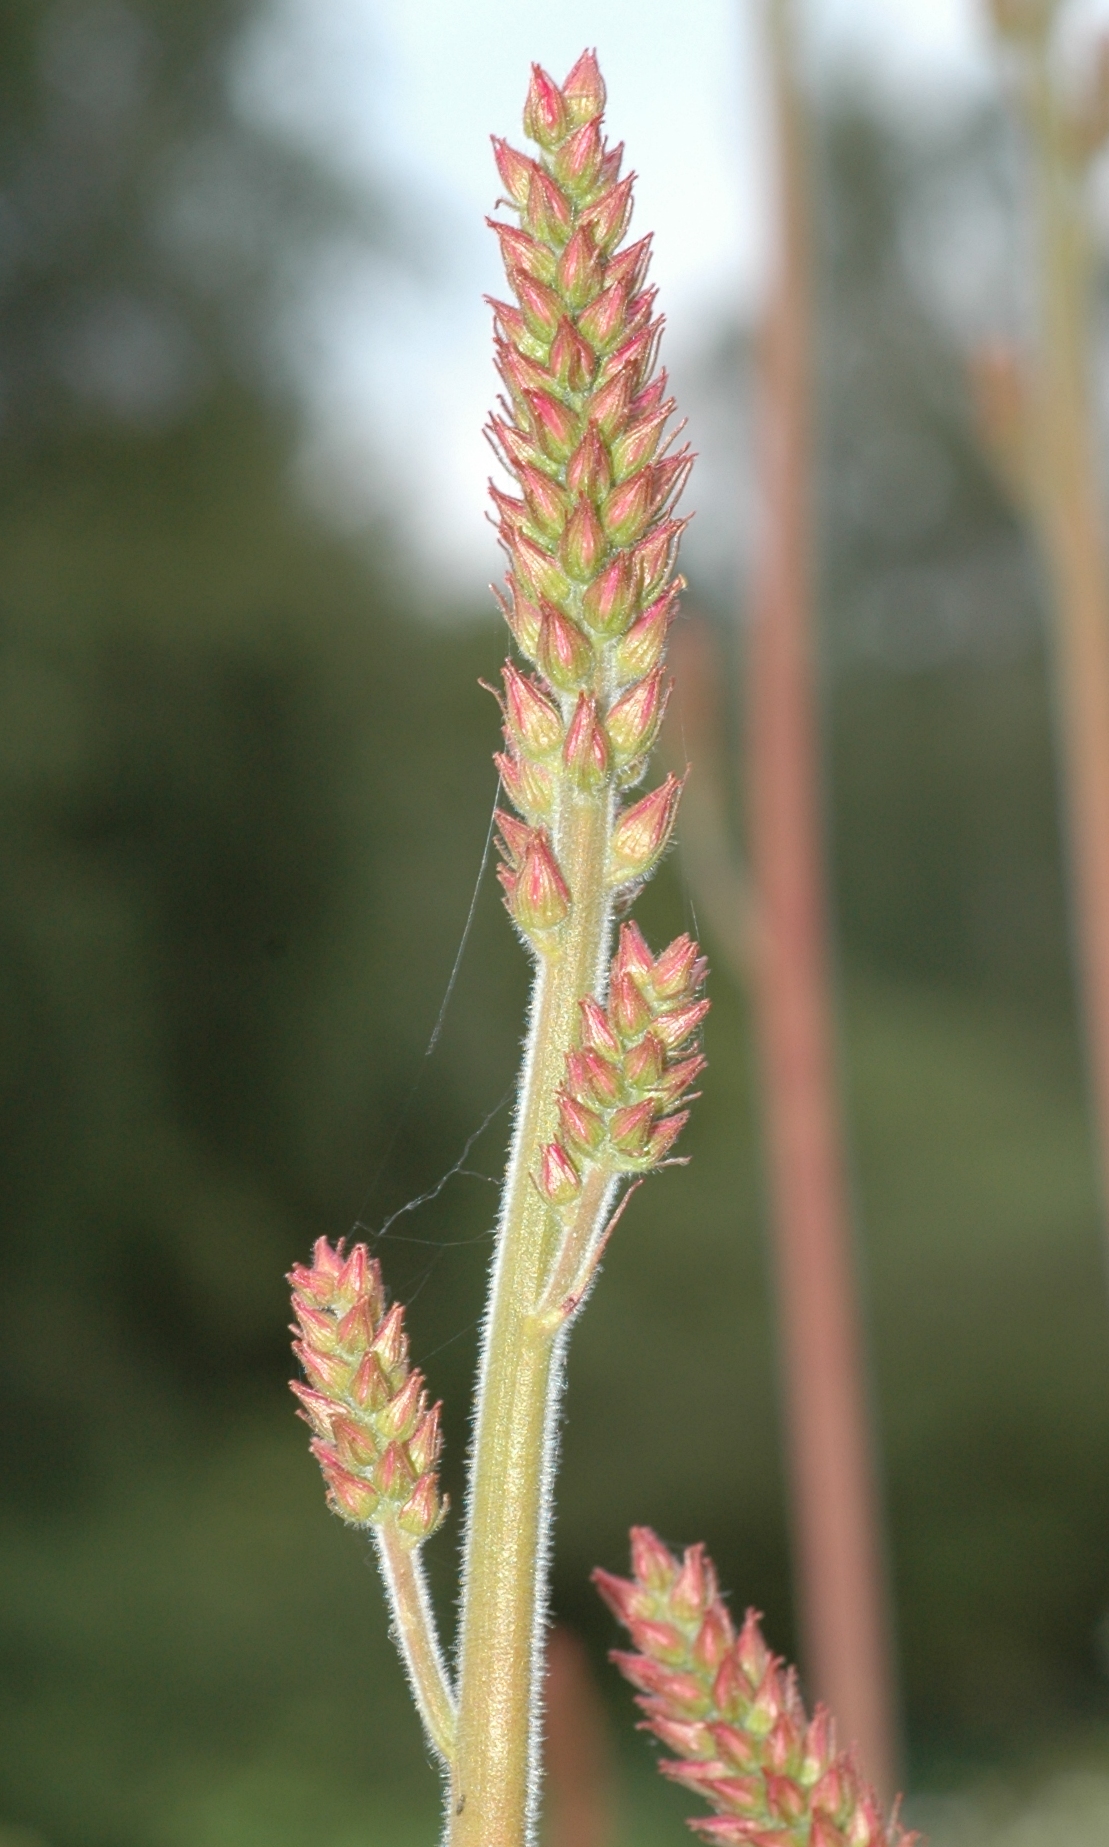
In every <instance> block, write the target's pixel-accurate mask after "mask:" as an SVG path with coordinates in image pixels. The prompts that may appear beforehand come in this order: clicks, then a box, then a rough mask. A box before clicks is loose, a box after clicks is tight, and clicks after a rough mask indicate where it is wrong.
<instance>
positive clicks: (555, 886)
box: [509, 827, 570, 938]
mask: <svg viewBox="0 0 1109 1847" xmlns="http://www.w3.org/2000/svg"><path fill="white" fill-rule="evenodd" d="M509 908H510V910H511V912H512V915H513V916H514V917H515V919H516V922H517V923H518V924H519V926H520V928H521V930H522V931H523V932H524V935H525V936H528V937H532V938H534V937H537V936H538V937H543V936H546V935H547V934H548V933H549V932H550V931H552V930H557V928H558V926H559V924H562V923H565V921H566V919H567V917H568V916H569V915H570V893H569V891H568V890H567V887H566V881H565V880H564V878H563V876H562V873H561V872H560V870H559V866H558V861H557V860H556V858H555V856H554V852H553V850H552V847H551V843H550V839H549V836H548V834H547V831H546V829H545V828H542V827H537V828H533V829H532V833H531V837H530V839H529V841H528V846H527V851H526V852H525V854H524V858H523V862H522V864H521V866H520V870H519V873H518V874H517V876H516V880H515V883H514V886H513V889H512V892H511V894H510V898H509Z"/></svg>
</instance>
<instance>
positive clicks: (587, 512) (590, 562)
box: [560, 495, 608, 584]
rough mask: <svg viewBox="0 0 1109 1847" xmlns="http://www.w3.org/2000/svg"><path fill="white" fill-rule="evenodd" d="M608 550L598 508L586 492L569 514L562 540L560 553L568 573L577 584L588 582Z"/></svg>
mask: <svg viewBox="0 0 1109 1847" xmlns="http://www.w3.org/2000/svg"><path fill="white" fill-rule="evenodd" d="M607 550H608V546H607V544H606V543H605V535H604V532H603V530H602V528H601V522H600V520H599V519H598V517H597V510H596V508H595V507H594V505H593V502H592V501H591V500H587V499H586V498H585V496H584V495H583V496H582V497H581V499H580V500H579V501H578V503H577V506H576V507H575V508H574V511H573V512H572V514H571V515H570V518H569V521H568V522H567V526H566V531H565V534H564V536H563V540H562V549H561V554H560V555H561V558H562V563H563V565H564V567H565V569H566V572H567V575H568V576H570V577H572V578H573V579H574V581H575V583H579V584H581V583H588V582H589V581H590V579H591V578H592V577H593V576H594V575H595V574H596V571H597V568H598V566H599V565H600V563H601V560H602V559H603V558H604V555H605V553H606V552H607Z"/></svg>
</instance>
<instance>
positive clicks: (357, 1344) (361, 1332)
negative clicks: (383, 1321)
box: [335, 1298, 375, 1354]
mask: <svg viewBox="0 0 1109 1847" xmlns="http://www.w3.org/2000/svg"><path fill="white" fill-rule="evenodd" d="M374 1326H375V1316H374V1312H373V1304H372V1303H371V1302H369V1301H367V1300H365V1298H363V1300H362V1301H361V1302H356V1303H355V1304H354V1307H353V1308H349V1309H348V1310H347V1312H346V1314H345V1315H344V1316H343V1318H342V1320H341V1321H339V1322H337V1323H336V1324H335V1332H336V1335H337V1336H338V1340H339V1345H340V1347H341V1348H342V1349H343V1352H344V1353H350V1354H361V1353H364V1352H365V1350H366V1348H367V1347H368V1346H369V1344H370V1342H371V1340H372V1339H373V1337H374Z"/></svg>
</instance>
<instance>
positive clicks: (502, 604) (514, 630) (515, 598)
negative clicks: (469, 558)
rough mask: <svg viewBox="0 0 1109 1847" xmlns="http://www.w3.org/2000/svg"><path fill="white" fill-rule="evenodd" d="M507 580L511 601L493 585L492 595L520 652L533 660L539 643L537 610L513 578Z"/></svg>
mask: <svg viewBox="0 0 1109 1847" xmlns="http://www.w3.org/2000/svg"><path fill="white" fill-rule="evenodd" d="M507 582H508V588H509V591H510V592H511V601H509V600H508V599H507V598H506V597H504V596H502V595H501V592H500V591H499V590H498V589H496V587H495V586H494V587H493V595H494V597H495V598H496V600H497V606H498V608H499V609H500V612H501V615H502V616H503V617H504V619H505V621H506V622H507V624H508V627H509V630H510V631H511V634H512V639H513V640H514V641H515V643H516V646H517V647H518V648H519V650H520V652H521V654H526V655H527V657H528V659H529V660H532V661H533V660H534V659H535V651H536V648H537V646H538V644H539V620H540V618H539V610H538V607H537V606H536V604H534V603H533V602H532V601H531V600H530V598H529V597H526V596H525V595H524V592H523V591H522V590H521V588H520V586H519V584H518V583H517V582H516V580H515V579H514V578H512V577H509V578H508V580H507Z"/></svg>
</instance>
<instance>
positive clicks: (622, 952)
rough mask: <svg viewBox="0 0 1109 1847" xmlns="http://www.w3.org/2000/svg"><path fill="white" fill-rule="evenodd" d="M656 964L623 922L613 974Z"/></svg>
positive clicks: (648, 969)
mask: <svg viewBox="0 0 1109 1847" xmlns="http://www.w3.org/2000/svg"><path fill="white" fill-rule="evenodd" d="M654 966H655V962H654V957H653V956H652V954H651V952H650V950H649V949H648V947H647V944H646V941H645V939H644V936H643V932H642V930H641V929H640V928H639V925H638V924H637V923H636V922H635V921H634V919H629V921H628V922H627V923H624V924H621V926H620V937H619V941H618V943H617V946H616V955H615V957H614V958H613V963H612V973H613V976H614V977H616V976H619V975H634V977H635V978H636V980H637V981H647V980H649V979H650V977H651V974H652V972H653V970H654ZM636 1530H637V1531H638V1529H636Z"/></svg>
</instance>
